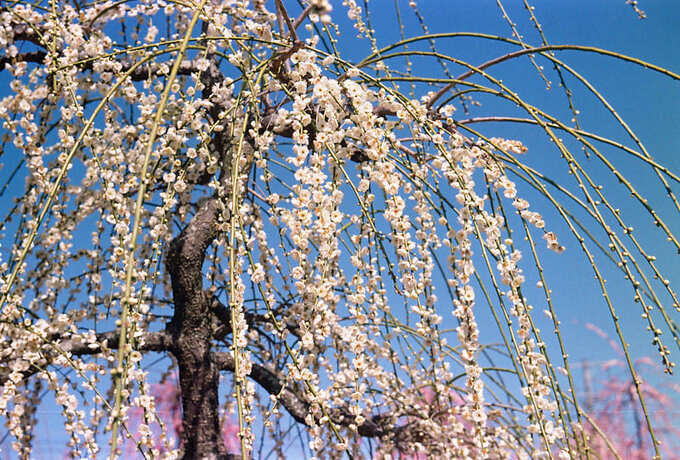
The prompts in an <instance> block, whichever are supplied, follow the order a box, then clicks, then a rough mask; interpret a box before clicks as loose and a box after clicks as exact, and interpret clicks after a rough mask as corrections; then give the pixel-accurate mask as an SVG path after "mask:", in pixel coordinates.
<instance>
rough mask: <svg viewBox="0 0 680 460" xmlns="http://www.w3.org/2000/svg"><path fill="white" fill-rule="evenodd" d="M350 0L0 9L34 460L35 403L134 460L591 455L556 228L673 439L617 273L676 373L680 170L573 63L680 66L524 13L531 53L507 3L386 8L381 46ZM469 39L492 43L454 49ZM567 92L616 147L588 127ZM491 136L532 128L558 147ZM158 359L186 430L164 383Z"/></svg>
mask: <svg viewBox="0 0 680 460" xmlns="http://www.w3.org/2000/svg"><path fill="white" fill-rule="evenodd" d="M359 3H361V2H356V1H355V0H344V1H343V2H339V1H338V2H329V1H328V0H302V1H300V2H294V1H290V0H285V1H282V0H276V1H264V0H253V1H252V2H251V1H248V0H210V1H207V0H188V1H165V0H144V1H133V0H129V1H126V0H124V1H120V2H113V1H95V2H91V3H86V2H83V1H76V0H73V1H72V2H66V1H58V0H52V1H35V2H28V1H7V0H2V1H1V2H0V18H1V21H0V22H1V23H0V44H2V52H0V72H2V79H3V80H2V81H3V84H4V89H3V91H4V93H3V96H2V99H1V101H0V118H1V119H2V133H3V138H2V142H3V144H2V145H3V150H2V155H3V162H4V163H5V169H4V176H3V186H2V189H1V191H0V194H2V195H3V196H4V199H3V202H2V204H1V207H2V212H3V215H4V218H3V221H2V254H1V255H2V260H1V263H2V266H1V273H2V275H1V279H0V284H1V288H0V293H1V297H0V331H1V333H0V340H1V341H2V347H1V350H0V384H1V393H0V394H1V396H0V414H1V415H2V416H3V417H4V420H5V421H6V426H7V428H8V432H9V435H11V438H12V439H13V443H12V447H13V448H14V449H15V450H16V452H17V455H18V456H19V457H21V458H29V456H31V452H32V448H33V447H34V441H35V439H36V434H35V429H36V425H37V426H40V424H44V423H49V424H51V425H52V427H51V428H53V426H54V425H58V426H59V427H61V425H62V423H61V422H60V423H56V424H55V423H54V421H51V420H49V419H48V420H44V419H41V417H39V414H40V404H41V402H43V401H50V400H53V401H54V403H55V404H56V405H57V406H58V407H59V408H60V410H61V412H62V418H63V420H64V423H63V426H64V429H65V436H66V439H67V444H68V449H69V455H71V456H73V457H88V458H95V457H107V456H109V457H111V458H114V457H117V456H118V455H121V452H122V451H123V450H122V446H123V445H124V444H125V443H127V442H129V440H130V439H133V440H134V441H133V443H134V448H135V455H138V456H140V457H143V458H158V457H160V458H177V457H180V458H184V459H224V458H237V457H238V458H244V459H245V458H251V457H258V458H259V457H262V458H264V457H266V456H267V455H270V454H273V455H274V456H279V457H280V458H286V457H290V458H296V457H297V456H301V455H303V452H306V453H310V454H311V455H313V456H315V457H316V458H342V457H352V458H390V456H391V457H392V458H393V457H395V456H401V457H404V458H425V457H427V458H588V457H591V458H594V456H595V454H594V453H593V452H594V448H593V446H594V445H595V444H594V442H595V441H596V440H594V438H602V439H604V440H606V432H605V431H604V430H600V429H592V428H589V429H585V428H584V426H585V423H586V421H589V423H595V422H594V421H593V420H594V417H590V416H589V414H588V413H587V412H586V410H585V407H584V406H583V405H582V404H580V403H579V401H578V398H575V396H574V395H576V394H577V391H576V388H575V385H576V382H575V378H574V370H573V366H572V367H570V362H569V361H568V343H565V340H563V331H562V328H561V327H560V321H561V320H564V319H568V318H570V314H572V313H573V309H571V308H567V306H565V305H560V304H559V303H556V302H553V295H552V291H551V280H554V271H555V267H556V266H559V262H557V263H555V260H556V259H557V260H559V257H563V256H564V255H560V256H558V255H550V254H552V252H557V253H561V252H563V250H564V249H565V248H564V246H563V244H567V243H565V239H566V240H568V241H570V244H569V251H567V252H572V253H574V254H577V255H578V254H580V256H581V257H582V259H583V260H584V261H585V263H584V267H587V269H588V270H590V273H589V275H588V276H589V278H590V279H592V278H593V277H594V279H595V280H594V287H595V288H596V289H599V295H598V298H599V299H600V300H597V302H599V303H597V308H601V309H604V310H605V311H607V312H608V314H609V315H610V316H611V319H612V321H613V330H614V331H615V335H614V337H615V339H616V340H617V341H619V342H620V343H621V344H622V346H621V350H622V352H623V362H625V363H626V366H627V369H628V372H629V373H630V375H631V377H632V380H631V382H633V383H632V384H631V387H630V388H631V389H632V391H633V393H635V395H636V400H637V404H639V407H640V412H639V413H640V414H641V426H642V427H643V430H642V431H643V432H644V433H643V435H644V437H645V439H648V440H649V441H647V444H646V446H647V450H648V452H649V453H650V455H657V456H658V455H661V454H662V452H663V447H664V446H663V444H662V443H661V442H660V439H661V438H659V435H658V433H656V432H655V429H654V423H653V417H651V416H650V415H649V414H648V411H647V409H646V405H645V398H644V395H643V391H642V385H643V380H642V377H643V376H640V375H638V374H637V373H636V367H635V365H634V361H633V359H632V357H631V356H630V354H629V350H628V347H627V342H626V340H627V339H626V336H624V334H623V328H622V326H621V321H620V319H619V313H618V311H619V310H618V309H619V305H618V304H617V301H618V300H617V299H618V296H616V298H615V296H614V295H613V294H612V292H611V289H610V288H609V285H608V284H607V283H606V280H605V278H604V276H605V275H604V274H605V273H608V274H610V273H614V274H615V275H616V276H617V277H618V278H621V279H623V278H625V279H626V280H627V281H626V282H625V284H619V285H618V286H619V288H620V289H619V290H621V291H622V292H623V291H625V293H626V298H625V300H626V301H629V303H630V305H628V304H627V306H626V308H628V309H631V308H638V309H639V314H642V320H641V323H634V324H632V325H631V326H630V327H631V330H633V331H635V330H637V329H635V328H636V327H638V328H639V329H640V331H644V330H645V328H646V329H647V330H648V331H649V332H647V333H645V334H647V335H646V337H647V339H648V340H647V343H648V344H650V345H649V346H650V350H652V351H653V352H655V353H658V359H659V361H660V363H661V365H662V366H663V367H664V368H665V370H666V371H667V372H669V373H670V372H672V369H673V362H672V359H671V355H672V353H673V352H677V347H678V343H679V339H678V335H677V334H678V330H677V326H676V323H675V319H674V317H676V316H677V310H678V308H680V305H679V302H678V298H677V295H676V293H675V291H674V286H673V283H671V281H669V279H668V278H669V277H668V275H667V274H665V273H664V271H663V270H664V265H663V263H662V262H664V261H663V260H661V258H660V260H659V261H657V260H656V258H655V257H654V255H653V254H652V252H651V251H650V249H649V246H648V243H649V241H650V237H649V235H652V236H651V238H652V239H658V237H663V238H666V239H667V240H668V243H667V248H666V250H664V252H663V253H664V254H672V253H674V252H675V251H676V250H677V249H679V248H680V243H679V242H678V239H677V237H676V236H675V234H674V232H673V225H674V221H675V224H677V219H678V212H679V211H680V206H679V205H678V200H677V198H676V196H675V194H674V187H675V188H677V183H678V180H679V178H678V175H676V174H675V173H674V172H673V171H672V170H670V169H668V168H666V167H664V166H663V165H662V164H661V163H660V162H659V161H657V160H655V159H654V158H653V156H652V152H649V151H648V150H647V149H646V147H645V145H644V144H643V142H642V141H641V140H640V139H639V138H638V137H637V136H636V135H635V134H634V132H633V131H632V129H631V128H630V127H629V126H628V125H627V124H626V123H625V121H624V120H623V118H622V117H620V116H619V115H618V113H617V112H616V111H615V109H614V107H612V105H611V104H610V103H609V102H608V101H607V99H605V98H604V97H603V96H602V95H601V93H600V92H599V91H598V89H597V88H596V87H595V86H594V85H593V84H591V83H590V82H589V81H588V80H586V79H585V78H584V77H583V76H582V75H581V74H580V73H579V71H578V70H577V69H575V68H572V67H570V66H569V65H568V64H567V63H566V62H565V61H564V60H563V57H562V55H563V54H564V53H566V52H570V53H572V55H573V53H580V54H582V55H590V56H596V57H598V58H599V59H603V60H609V61H612V60H617V61H620V62H624V63H626V64H627V65H629V66H630V67H631V68H634V67H643V68H645V69H647V72H648V73H649V75H650V78H660V79H666V80H668V79H670V80H671V81H674V80H675V81H677V80H678V79H680V76H678V75H677V74H675V73H673V72H671V71H669V70H666V69H663V68H660V67H657V66H655V65H653V64H651V63H648V62H644V61H641V60H638V59H636V58H633V57H628V56H625V55H621V54H618V53H614V52H610V51H606V50H603V49H599V48H594V47H587V46H577V45H553V44H550V43H549V42H548V41H547V38H546V34H545V33H544V31H543V29H542V27H541V26H540V23H539V20H538V18H537V17H536V15H535V14H534V11H533V8H531V7H530V6H529V5H528V4H526V3H525V6H526V10H522V11H523V14H524V16H523V17H525V18H526V24H527V25H528V26H529V27H533V28H534V31H535V32H536V33H535V36H536V40H535V41H534V42H529V41H527V40H526V39H525V38H523V36H522V35H521V34H520V31H519V29H518V26H516V24H515V23H514V20H513V19H511V18H510V16H509V13H508V12H507V11H506V9H505V8H504V7H503V5H502V4H501V3H500V2H499V3H498V10H497V11H496V14H498V15H500V16H502V17H503V18H504V19H505V20H506V21H507V26H508V36H507V37H504V36H495V35H488V34H482V33H472V32H461V31H451V32H450V33H440V34H430V33H429V31H428V29H427V27H426V25H425V22H424V19H423V16H422V15H421V13H420V12H419V10H418V7H417V5H416V2H409V3H406V2H399V1H395V2H394V4H390V5H387V2H383V3H385V4H382V3H381V4H380V5H378V3H375V4H374V6H375V7H376V8H379V9H380V11H379V13H380V14H381V15H384V14H387V13H389V14H390V17H393V18H396V21H397V22H396V23H395V24H396V26H395V27H392V29H394V30H398V31H399V33H400V34H401V39H400V40H397V41H395V42H393V43H391V44H390V45H389V46H385V44H384V43H382V42H383V41H384V40H383V39H382V38H381V37H380V32H379V31H378V32H376V31H375V30H374V25H372V21H374V22H375V21H376V18H375V17H372V16H371V15H369V14H368V13H369V12H368V11H367V10H366V6H368V3H367V2H364V3H361V5H360V4H359ZM628 3H631V4H632V6H633V7H634V8H635V11H637V12H638V14H640V15H642V14H643V13H642V12H641V11H640V10H639V9H638V8H637V5H636V2H628ZM619 8H622V6H619ZM390 27H391V26H390ZM413 27H415V29H414V28H413ZM357 34H358V38H357ZM470 40H473V41H475V42H477V44H478V45H489V46H490V47H492V48H491V49H498V50H499V51H498V54H496V57H495V58H492V59H490V60H487V61H482V62H468V61H466V60H464V59H462V58H459V57H457V56H456V54H454V53H453V52H444V51H440V50H442V49H443V47H444V48H445V47H446V46H448V45H446V44H447V43H460V45H456V46H459V47H460V46H464V44H465V43H470ZM493 46H497V48H493ZM447 49H448V48H447ZM357 55H360V56H359V57H357ZM507 63H522V64H523V65H524V66H525V67H524V72H526V75H536V76H537V78H543V79H545V82H546V83H548V82H552V81H553V80H555V81H557V82H559V83H560V84H559V85H553V89H552V90H551V91H552V92H553V93H557V94H559V95H560V97H561V98H562V100H563V106H564V107H569V110H571V112H572V113H571V115H569V116H567V118H572V116H573V119H571V120H570V121H568V122H565V121H563V120H562V119H561V118H560V117H557V116H554V115H552V114H551V113H550V112H549V111H547V110H545V109H544V108H541V107H539V106H537V105H533V104H532V103H530V102H529V98H527V96H526V95H520V94H518V93H517V92H516V88H513V87H512V86H511V85H510V84H509V83H505V82H504V79H503V69H505V67H504V65H505V64H507ZM433 74H434V75H435V76H432V75H433ZM572 88H574V89H578V90H579V91H582V92H584V93H586V94H587V95H588V97H590V98H594V99H595V100H596V101H597V102H598V104H599V105H600V107H601V110H602V111H603V113H605V114H607V115H608V116H610V117H611V118H612V119H614V120H616V122H617V123H618V125H619V126H620V129H621V130H622V132H623V133H624V135H625V136H626V137H625V138H623V139H620V140H616V139H610V138H608V137H605V136H602V135H598V134H595V133H593V132H590V131H588V130H587V129H586V128H585V126H583V127H582V126H581V124H580V121H579V120H580V117H579V116H578V101H577V100H576V99H574V97H573V95H574V93H573V92H572ZM485 98H493V99H494V100H495V101H497V104H504V106H506V107H508V110H507V111H495V112H490V111H488V110H486V109H485V106H484V105H481V106H480V105H479V103H480V101H483V100H487V99H485ZM492 107H497V106H496V105H494V106H492ZM484 122H493V123H484ZM504 125H506V126H520V125H522V126H524V125H528V126H532V127H533V128H534V129H535V132H537V133H540V134H542V135H543V136H544V137H545V138H546V139H548V140H549V141H551V145H552V150H547V149H546V150H545V151H544V152H542V153H541V155H543V156H545V157H547V158H549V159H550V160H549V161H546V162H544V163H542V165H538V166H537V165H536V164H534V163H532V162H531V158H530V157H531V152H527V148H526V147H525V146H524V144H523V143H522V142H520V140H516V139H514V138H511V139H508V138H507V137H508V136H507V135H505V134H502V133H507V132H508V130H507V129H505V128H504ZM485 127H486V128H488V127H493V128H491V129H483V128H485ZM496 127H497V129H498V130H499V133H500V134H498V135H494V134H493V133H492V131H493V130H494V129H496ZM489 133H491V134H489ZM612 152H614V153H612ZM525 154H526V155H525ZM617 161H625V162H626V164H630V163H631V162H632V163H634V165H635V168H636V169H635V171H637V172H638V174H648V180H647V181H646V186H645V187H644V188H640V187H639V186H638V185H637V184H636V182H635V180H634V179H635V178H630V177H629V176H628V175H626V174H624V172H622V171H623V170H622V169H621V168H620V167H619V166H618V164H617ZM557 170H560V171H566V172H568V173H569V174H568V175H567V174H564V175H563V176H560V177H561V178H560V179H558V180H555V179H553V177H554V175H555V174H556V173H555V171H557ZM612 179H614V180H613V181H612ZM609 182H618V184H617V186H616V187H617V188H616V189H614V188H613V187H612V188H609V187H603V186H602V184H603V183H609ZM648 188H649V189H651V190H653V193H656V194H655V195H654V196H655V197H656V198H655V199H654V200H652V199H648V198H647V193H652V192H649V190H648ZM658 190H661V191H662V192H664V193H665V194H666V195H667V196H666V201H663V200H664V199H663V198H658V197H659V196H660V194H659V193H657V192H658ZM624 196H625V197H628V198H626V199H622V197H624ZM536 200H537V201H538V203H540V206H541V209H542V213H539V212H538V211H537V210H536V209H537V208H536V206H535V205H534V202H535V201H536ZM655 200H661V201H655ZM631 203H632V205H631ZM624 206H628V207H624ZM627 210H628V213H627V212H626V211H627ZM548 215H549V217H550V218H548V217H547V216H548ZM631 215H633V216H634V217H636V218H637V217H639V216H640V215H642V216H644V217H645V219H646V220H648V221H651V222H653V223H654V224H655V229H654V230H653V232H652V233H650V234H649V235H648V234H644V235H638V233H637V232H634V231H633V229H632V226H631V224H630V219H631ZM542 216H545V220H544V217H542ZM557 227H559V228H560V229H562V233H561V234H560V239H559V240H558V235H557V233H558V232H557ZM675 230H676V231H677V228H676V229H675ZM654 232H655V233H654ZM551 250H552V252H551ZM550 261H552V262H550ZM605 267H606V268H605ZM607 270H609V271H607ZM621 283H624V282H623V281H622V282H621ZM534 286H537V287H536V288H535V287H534ZM594 302H595V301H594ZM636 304H637V305H636ZM533 307H538V308H536V310H537V311H540V312H543V311H544V312H546V314H547V317H548V319H547V320H546V318H545V317H544V315H543V313H541V314H540V315H538V316H537V315H535V313H534V310H533ZM546 321H548V322H547V323H546ZM545 324H547V325H548V326H547V327H544V330H543V331H541V330H540V327H539V325H545ZM664 331H665V332H666V333H665V334H663V333H664ZM158 360H161V363H164V364H163V365H164V366H165V367H166V369H167V368H169V369H170V371H171V372H175V371H176V372H177V374H176V375H178V385H179V395H180V396H178V397H179V398H180V399H181V418H182V427H181V429H178V428H176V427H171V426H168V424H167V423H164V417H163V416H162V413H161V412H162V411H161V407H160V406H159V404H157V403H158V400H157V399H158V396H159V395H158V392H154V391H152V388H154V387H152V384H153V383H154V381H153V380H152V378H151V377H150V374H149V366H151V365H152V363H154V362H157V361H158ZM156 365H157V364H156ZM173 394H174V393H173ZM176 413H180V412H176ZM133 414H137V415H135V416H134V417H137V418H138V419H137V420H136V421H135V422H134V423H133V420H132V419H133V418H134V417H133ZM225 414H233V415H227V416H226V417H227V419H228V420H232V421H233V422H231V421H229V422H227V421H225ZM224 423H233V424H234V425H235V426H236V427H237V429H236V432H237V434H238V436H237V437H238V447H237V448H233V449H231V450H233V451H232V452H229V451H228V449H227V447H226V444H225V442H224V436H223V429H224V427H223V426H221V425H222V424H224ZM234 425H232V426H234ZM172 432H177V433H181V440H177V439H174V438H173V436H171V434H172ZM126 440H127V441H126ZM597 446H598V452H600V451H602V449H605V451H606V452H609V453H611V454H612V455H616V454H615V450H616V446H615V445H613V444H612V443H611V442H604V441H601V440H597ZM602 446H604V447H602ZM606 449H609V450H608V451H607V450H606ZM128 455H129V454H128ZM598 455H599V454H598ZM607 455H608V454H607Z"/></svg>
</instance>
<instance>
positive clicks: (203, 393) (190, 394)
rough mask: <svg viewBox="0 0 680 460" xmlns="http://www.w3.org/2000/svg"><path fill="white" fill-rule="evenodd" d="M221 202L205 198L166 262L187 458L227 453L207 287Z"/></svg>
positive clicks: (222, 456)
mask: <svg viewBox="0 0 680 460" xmlns="http://www.w3.org/2000/svg"><path fill="white" fill-rule="evenodd" d="M217 214H218V205H217V201H216V200H215V199H209V200H204V201H202V202H200V203H199V208H198V211H197V213H196V215H195V216H194V218H193V219H192V220H191V222H190V223H189V225H187V227H186V228H185V229H184V230H183V231H182V232H181V233H180V234H179V235H178V236H177V237H175V239H174V240H173V241H172V242H171V244H170V247H169V249H168V253H167V259H166V266H167V269H168V272H169V273H170V277H171V281H172V292H173V299H174V304H175V311H174V315H173V318H172V321H170V323H168V326H167V331H168V332H169V333H170V335H171V337H172V349H171V352H172V354H173V355H174V356H175V358H176V360H177V365H178V367H179V381H180V387H181V394H182V417H183V419H182V427H183V433H182V435H183V438H184V450H185V453H184V459H185V460H194V459H195V460H199V459H200V460H207V459H210V460H213V459H214V460H221V459H227V458H233V457H231V456H228V455H227V451H226V448H225V446H224V443H223V442H222V436H221V430H220V418H219V396H218V387H219V377H220V375H219V369H218V367H217V365H216V363H215V356H214V351H213V350H212V342H213V334H212V330H213V328H212V320H211V314H210V299H209V298H208V296H207V295H206V293H205V292H204V290H203V273H202V266H203V261H204V259H205V252H206V250H207V249H208V247H209V246H210V244H211V243H212V241H213V240H214V239H215V237H216V236H217V226H216V225H215V224H216V222H217Z"/></svg>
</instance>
